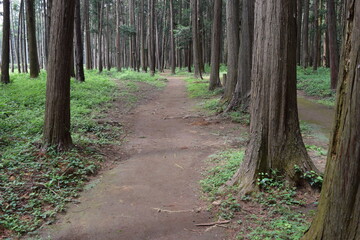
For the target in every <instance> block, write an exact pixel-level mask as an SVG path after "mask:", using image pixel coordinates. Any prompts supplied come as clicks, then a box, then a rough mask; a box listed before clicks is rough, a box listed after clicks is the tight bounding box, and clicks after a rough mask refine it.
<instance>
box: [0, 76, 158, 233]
mask: <svg viewBox="0 0 360 240" xmlns="http://www.w3.org/2000/svg"><path fill="white" fill-rule="evenodd" d="M137 76H138V77H137ZM114 78H118V79H121V85H124V86H125V87H124V88H120V89H119V91H117V90H118V88H117V86H116V83H115V82H114V81H112V79H114ZM137 80H139V81H141V82H145V83H148V84H151V85H154V86H158V87H161V86H163V85H164V82H163V81H160V80H158V79H157V78H156V77H152V78H150V77H146V76H145V75H144V74H140V73H136V72H130V71H125V72H123V73H117V72H115V71H110V72H106V71H105V72H103V74H98V73H97V71H95V70H93V71H86V81H85V82H84V83H80V82H77V81H75V80H73V79H72V80H71V126H72V127H71V133H72V138H73V141H74V143H75V147H74V148H73V149H72V150H71V151H68V152H62V153H59V152H56V151H54V150H52V149H47V151H45V150H43V149H42V146H41V142H42V128H43V124H44V123H43V121H44V106H45V85H46V73H45V72H41V74H40V77H39V78H36V79H30V78H29V77H28V75H27V74H26V75H25V74H11V83H10V84H8V85H0V238H1V237H3V236H9V235H12V234H17V235H21V234H24V233H27V232H31V231H34V230H36V229H37V228H38V227H39V226H40V225H42V224H44V223H49V222H51V221H52V217H53V216H54V215H55V214H56V213H57V212H61V211H63V210H64V209H65V204H66V203H67V202H71V201H76V200H75V198H76V197H77V196H78V194H79V192H80V191H81V190H82V189H83V186H84V183H85V182H86V181H87V180H88V179H89V176H90V175H93V174H95V173H96V172H97V170H98V169H99V168H100V166H101V162H102V161H103V157H102V155H101V152H100V151H99V150H98V149H99V148H100V147H101V146H103V145H104V144H119V143H120V139H121V135H122V126H121V124H120V123H119V124H109V123H99V122H97V121H96V119H101V118H103V117H105V116H106V113H105V111H104V110H106V109H107V108H109V107H110V106H111V101H112V100H114V99H115V98H116V97H121V96H123V95H124V96H128V97H130V96H132V98H129V100H128V99H125V100H128V103H129V104H130V102H131V101H132V102H136V101H137V96H135V92H136V91H138V90H139V89H138V87H137V85H136V84H135V83H134V81H137ZM125 104H127V103H126V102H125Z"/></svg>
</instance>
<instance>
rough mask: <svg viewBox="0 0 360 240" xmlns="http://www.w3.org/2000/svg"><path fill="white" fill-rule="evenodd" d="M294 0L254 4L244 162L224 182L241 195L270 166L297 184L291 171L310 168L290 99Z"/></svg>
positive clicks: (259, 0)
mask: <svg viewBox="0 0 360 240" xmlns="http://www.w3.org/2000/svg"><path fill="white" fill-rule="evenodd" d="M294 16H296V1H293V0H274V1H268V0H257V1H256V2H255V24H254V26H255V28H254V29H255V30H254V45H253V46H254V49H253V53H254V55H253V58H252V59H253V62H252V74H251V80H252V85H251V107H250V109H251V122H250V141H249V144H248V147H247V150H246V154H245V158H244V161H243V163H242V165H241V167H240V168H239V170H238V172H237V173H236V175H235V176H234V177H233V179H232V180H231V181H230V182H229V183H228V184H234V183H235V182H239V184H240V186H239V187H240V192H241V193H242V194H246V193H248V192H249V191H253V190H254V189H256V188H257V184H256V181H257V178H258V174H259V173H269V172H270V171H271V169H276V170H278V171H279V173H280V174H282V175H284V176H285V177H286V178H287V179H289V180H290V181H293V182H295V183H302V179H301V178H300V177H299V174H298V173H297V171H296V170H295V166H296V165H297V166H299V167H300V169H301V170H302V171H304V172H305V171H310V170H316V168H315V166H314V164H313V163H312V161H311V159H310V158H309V156H308V154H307V152H306V149H305V145H304V143H303V140H302V137H301V134H300V127H299V119H298V110H297V100H296V18H295V17H294Z"/></svg>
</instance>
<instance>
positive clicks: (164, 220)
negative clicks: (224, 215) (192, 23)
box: [41, 77, 226, 240]
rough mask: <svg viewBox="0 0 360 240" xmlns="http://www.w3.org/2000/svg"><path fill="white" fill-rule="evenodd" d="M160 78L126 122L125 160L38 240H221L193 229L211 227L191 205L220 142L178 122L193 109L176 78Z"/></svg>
mask: <svg viewBox="0 0 360 240" xmlns="http://www.w3.org/2000/svg"><path fill="white" fill-rule="evenodd" d="M168 79H169V83H168V85H167V87H166V88H165V89H164V91H161V93H160V94H159V96H158V97H157V98H156V99H155V100H151V101H149V102H148V103H146V104H144V105H141V106H139V107H137V108H136V109H135V110H134V114H133V116H131V120H132V121H133V122H132V125H133V127H132V133H131V135H130V136H129V142H128V144H127V146H126V149H127V152H129V153H130V158H129V159H127V160H126V161H124V162H122V163H121V164H119V165H117V166H116V167H115V168H114V169H112V170H110V171H107V172H105V173H104V174H103V175H102V176H101V177H100V180H99V182H98V183H97V184H96V186H95V187H94V188H93V189H91V190H89V191H86V192H84V193H83V194H82V196H81V198H80V199H79V200H80V201H81V203H80V204H78V205H73V206H70V208H69V209H68V211H67V214H66V215H64V216H63V217H61V218H60V221H58V222H57V223H56V224H54V225H52V226H48V227H47V228H46V229H45V230H44V231H43V233H42V234H41V235H42V236H43V237H44V238H45V239H46V238H47V237H48V236H50V237H51V239H76V240H81V239H91V240H96V239H99V240H101V239H105V240H111V239H114V240H115V239H116V240H119V239H120V240H121V239H124V240H131V239H134V240H135V239H136V240H143V239H154V240H155V239H156V240H171V239H174V240H175V239H176V240H182V239H184V240H191V239H194V240H202V239H204V240H212V239H214V240H215V239H216V240H219V239H226V237H225V231H224V229H223V228H219V227H215V228H211V229H208V230H209V231H205V229H206V228H199V227H196V226H195V224H196V223H206V222H212V221H214V219H213V216H210V214H209V213H208V212H207V211H206V207H205V206H202V203H201V201H200V200H199V194H200V192H199V189H198V181H199V180H200V178H201V171H202V168H203V167H204V165H205V163H204V160H205V159H206V158H207V156H208V155H210V154H212V153H214V152H215V151H216V150H218V149H219V147H221V146H224V145H225V143H224V140H223V139H222V138H221V137H219V136H215V135H214V134H211V133H210V132H209V131H206V130H205V129H204V128H201V127H199V126H195V125H192V124H191V122H192V121H194V119H184V118H182V117H183V116H186V115H189V114H192V113H191V110H192V108H193V106H194V102H193V101H192V100H190V99H188V98H187V95H186V89H185V83H184V81H183V80H181V78H178V77H169V78H168ZM95 182H96V181H95Z"/></svg>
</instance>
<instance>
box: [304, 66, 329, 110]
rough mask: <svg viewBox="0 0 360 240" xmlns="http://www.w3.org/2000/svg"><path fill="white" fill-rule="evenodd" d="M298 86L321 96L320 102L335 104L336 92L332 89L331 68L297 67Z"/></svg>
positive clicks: (310, 93)
mask: <svg viewBox="0 0 360 240" xmlns="http://www.w3.org/2000/svg"><path fill="white" fill-rule="evenodd" d="M297 79H298V81H297V88H298V89H300V90H303V91H304V92H305V93H306V94H307V95H309V96H314V97H319V98H321V99H320V100H318V102H320V103H322V104H325V105H329V106H334V105H335V98H336V93H335V91H334V90H332V89H330V69H329V68H319V69H318V70H317V71H313V70H312V68H306V69H304V68H302V67H298V69H297Z"/></svg>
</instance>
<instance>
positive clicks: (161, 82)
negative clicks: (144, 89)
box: [112, 70, 166, 88]
mask: <svg viewBox="0 0 360 240" xmlns="http://www.w3.org/2000/svg"><path fill="white" fill-rule="evenodd" d="M112 75H113V77H114V78H117V79H120V80H129V81H137V82H144V83H147V84H150V85H153V86H155V87H158V88H162V87H164V86H165V85H166V83H165V82H166V79H165V78H163V77H161V76H160V75H158V74H155V75H154V76H150V74H149V73H144V72H134V71H131V70H124V71H122V72H114V74H112Z"/></svg>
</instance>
